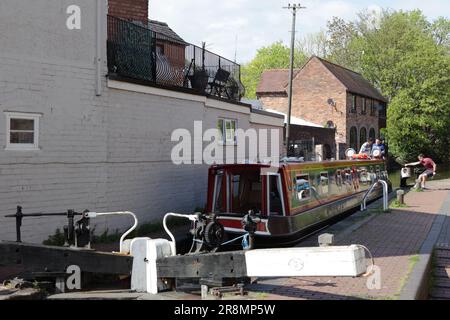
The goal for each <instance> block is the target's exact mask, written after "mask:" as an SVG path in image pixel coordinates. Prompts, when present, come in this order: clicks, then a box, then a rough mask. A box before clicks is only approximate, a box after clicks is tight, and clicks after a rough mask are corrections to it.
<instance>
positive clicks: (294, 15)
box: [283, 3, 306, 152]
mask: <svg viewBox="0 0 450 320" xmlns="http://www.w3.org/2000/svg"><path fill="white" fill-rule="evenodd" d="M283 9H289V10H291V11H292V34H291V61H290V67H289V90H288V115H287V125H286V137H285V141H284V144H285V145H286V150H287V152H289V138H290V131H291V114H292V81H293V79H294V58H295V22H296V18H297V10H301V9H306V7H302V6H301V4H300V3H299V4H289V5H288V6H287V7H283Z"/></svg>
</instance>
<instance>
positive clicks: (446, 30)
mask: <svg viewBox="0 0 450 320" xmlns="http://www.w3.org/2000/svg"><path fill="white" fill-rule="evenodd" d="M431 32H432V34H433V37H434V40H435V41H436V44H437V45H438V46H443V47H444V48H445V49H446V50H447V53H449V54H450V20H449V19H446V18H444V17H440V18H438V19H437V20H436V21H434V23H433V24H432V25H431Z"/></svg>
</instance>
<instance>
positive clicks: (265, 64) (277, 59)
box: [242, 41, 306, 99]
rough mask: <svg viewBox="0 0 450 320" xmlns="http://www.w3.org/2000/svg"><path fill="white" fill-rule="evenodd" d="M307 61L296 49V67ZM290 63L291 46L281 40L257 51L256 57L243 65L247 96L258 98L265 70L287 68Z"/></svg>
mask: <svg viewBox="0 0 450 320" xmlns="http://www.w3.org/2000/svg"><path fill="white" fill-rule="evenodd" d="M305 61H306V56H305V55H304V54H303V53H302V52H300V51H299V50H296V52H295V61H294V67H295V68H298V67H300V66H301V65H302V64H303V63H304V62H305ZM289 65H290V48H289V47H288V46H285V45H284V44H283V43H282V42H281V41H279V42H275V43H273V44H272V45H270V46H268V47H263V48H261V49H259V50H258V51H257V54H256V57H255V58H254V59H253V60H252V61H251V62H249V63H248V64H246V65H244V66H243V67H242V82H243V84H244V86H245V89H246V97H247V98H251V99H254V98H256V87H257V86H258V83H259V81H260V79H261V75H262V73H263V72H264V70H268V69H281V68H283V69H285V68H289Z"/></svg>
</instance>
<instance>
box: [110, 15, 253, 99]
mask: <svg viewBox="0 0 450 320" xmlns="http://www.w3.org/2000/svg"><path fill="white" fill-rule="evenodd" d="M107 49H108V71H109V73H110V74H116V75H118V76H122V77H126V78H131V79H137V80H145V81H149V82H153V83H156V84H159V85H164V86H168V87H182V88H186V89H190V90H193V91H195V92H198V93H202V94H209V95H215V96H218V97H221V98H224V99H230V100H235V101H240V99H241V98H242V97H243V95H244V93H245V89H244V86H243V85H242V83H241V67H240V65H239V64H237V63H235V62H233V61H231V60H228V59H225V58H223V57H221V56H219V55H217V54H215V53H212V52H210V51H208V50H206V49H205V48H204V47H203V48H200V47H198V46H195V45H193V44H189V43H186V42H184V41H181V40H180V39H174V38H171V37H168V36H166V35H164V34H160V33H156V32H154V31H152V30H150V29H148V28H147V27H143V26H140V25H137V24H134V23H132V22H129V21H126V20H123V19H120V18H117V17H113V16H108V42H107Z"/></svg>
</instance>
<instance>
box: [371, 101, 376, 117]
mask: <svg viewBox="0 0 450 320" xmlns="http://www.w3.org/2000/svg"><path fill="white" fill-rule="evenodd" d="M377 106H378V103H377V102H376V101H375V100H371V104H370V115H371V116H375V115H376V114H377Z"/></svg>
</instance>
